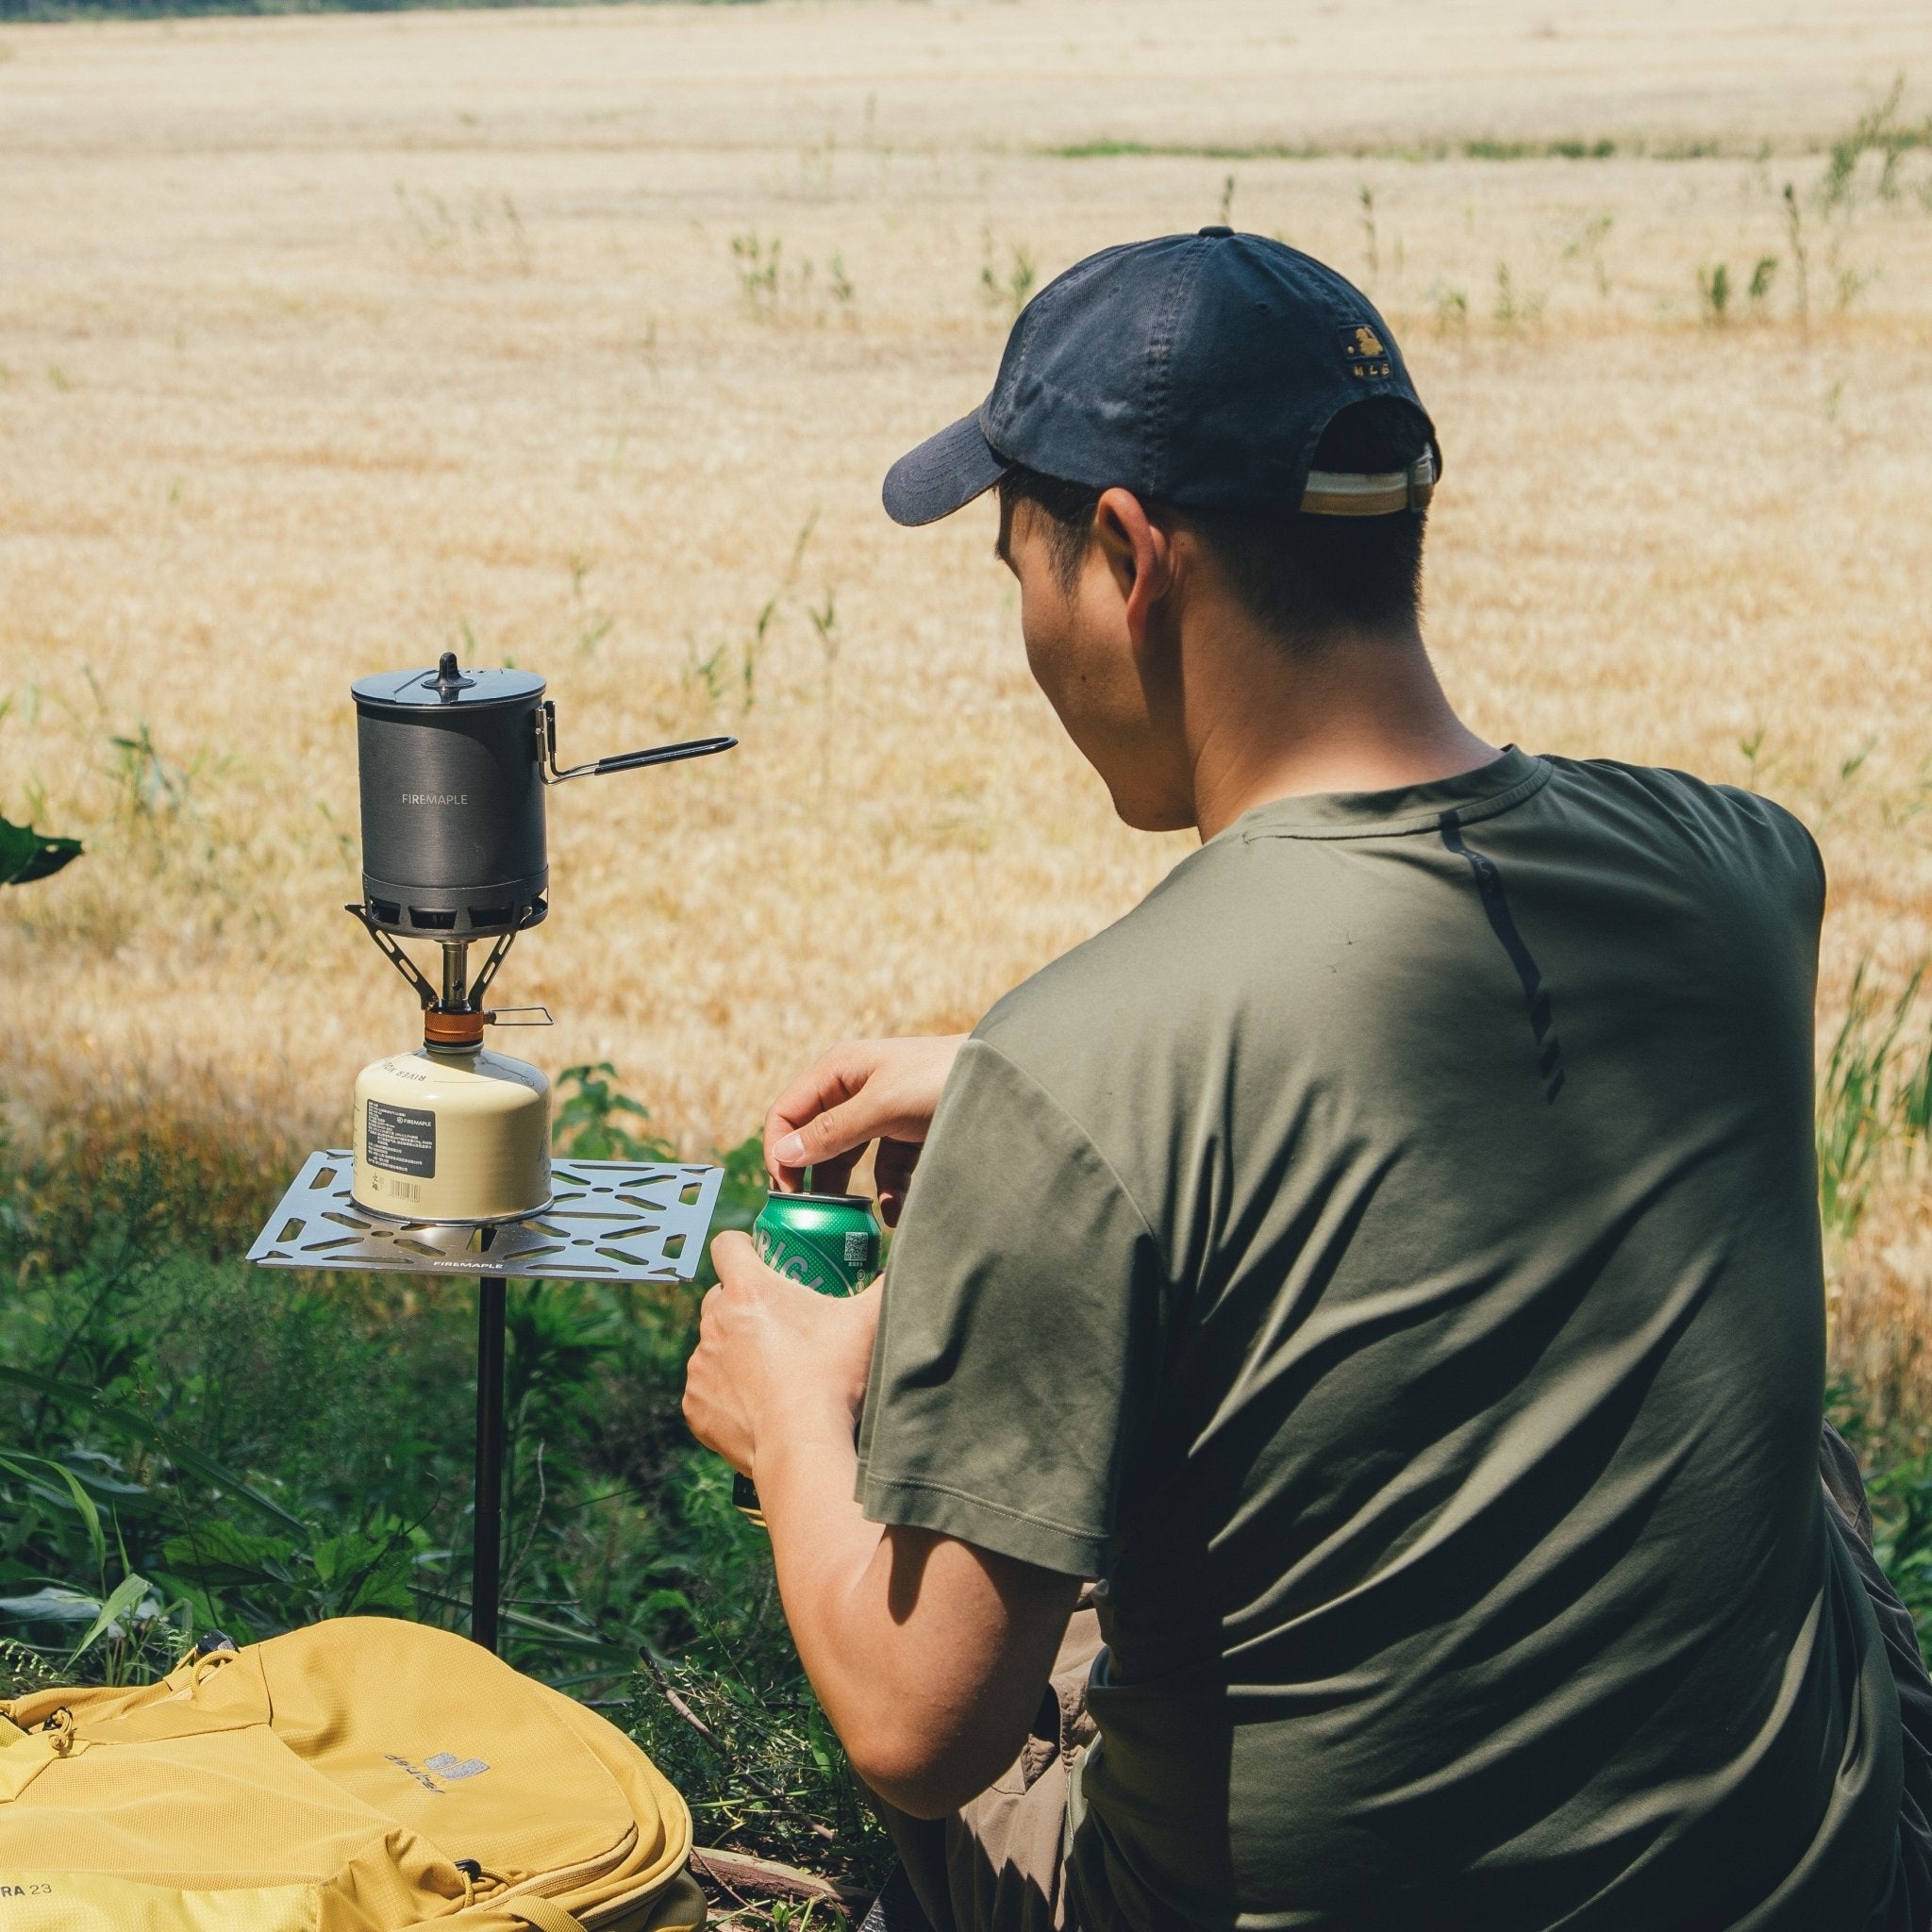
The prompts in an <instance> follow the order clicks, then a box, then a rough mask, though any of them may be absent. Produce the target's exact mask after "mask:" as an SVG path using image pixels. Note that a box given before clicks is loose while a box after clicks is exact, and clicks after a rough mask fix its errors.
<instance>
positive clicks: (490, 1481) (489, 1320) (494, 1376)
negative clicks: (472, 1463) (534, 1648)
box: [470, 1274, 506, 1651]
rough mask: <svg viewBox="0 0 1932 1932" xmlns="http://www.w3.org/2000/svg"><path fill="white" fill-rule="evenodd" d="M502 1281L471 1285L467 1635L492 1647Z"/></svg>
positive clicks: (497, 1566)
mask: <svg viewBox="0 0 1932 1932" xmlns="http://www.w3.org/2000/svg"><path fill="white" fill-rule="evenodd" d="M505 1286H506V1284H505V1282H504V1279H503V1277H502V1276H501V1275H495V1274H486V1275H482V1276H480V1277H479V1278H478V1279H477V1282H476V1496H475V1542H474V1544H473V1549H472V1556H471V1559H470V1635H471V1636H472V1637H473V1638H475V1641H477V1642H478V1643H480V1644H481V1645H482V1646H483V1648H484V1649H485V1650H491V1651H493V1650H495V1649H496V1647H497V1640H496V1612H497V1594H498V1591H499V1588H500V1583H501V1577H500V1574H499V1573H500V1571H501V1567H502V1561H503V1329H504V1322H503V1310H504V1289H505Z"/></svg>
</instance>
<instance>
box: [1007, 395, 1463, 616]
mask: <svg viewBox="0 0 1932 1932" xmlns="http://www.w3.org/2000/svg"><path fill="white" fill-rule="evenodd" d="M1426 446H1427V441H1426V432H1425V430H1424V427H1423V425H1422V422H1421V420H1420V419H1419V418H1418V417H1417V415H1416V412H1415V410H1414V409H1413V408H1410V407H1409V406H1408V405H1407V403H1404V402H1402V401H1400V400H1399V399H1397V398H1395V397H1370V398H1368V399H1365V400H1364V401H1362V402H1359V403H1355V404H1352V405H1351V406H1350V407H1349V408H1345V409H1343V410H1342V411H1341V414H1340V415H1339V416H1337V417H1335V418H1334V420H1333V421H1332V422H1331V423H1330V424H1329V425H1328V426H1327V428H1326V429H1324V431H1323V432H1322V440H1321V441H1320V442H1319V443H1317V444H1316V446H1315V458H1314V463H1313V467H1314V468H1315V469H1318V470H1341V471H1346V472H1353V473H1356V474H1367V475H1375V474H1379V473H1381V472H1385V471H1390V470H1400V469H1404V468H1406V467H1407V465H1408V464H1409V463H1411V462H1413V461H1414V460H1415V459H1416V458H1417V457H1419V456H1421V455H1422V453H1423V451H1424V448H1425V447H1426ZM999 489H1000V499H1001V503H1002V506H1003V508H1005V509H1007V510H1008V511H1009V512H1010V510H1011V509H1012V508H1013V506H1014V505H1015V504H1020V503H1030V504H1031V505H1032V506H1033V507H1034V508H1036V509H1037V510H1039V511H1040V512H1041V516H1042V517H1043V519H1044V520H1045V525H1046V540H1047V546H1048V552H1049V555H1050V556H1051V557H1052V559H1053V564H1054V569H1055V571H1056V573H1057V574H1058V577H1059V579H1060V582H1061V583H1062V584H1063V585H1065V586H1066V587H1067V588H1068V589H1070V590H1071V589H1072V588H1073V585H1074V579H1075V577H1076V576H1077V575H1078V573H1079V567H1080V559H1081V558H1082V557H1083V556H1084V555H1085V554H1086V549H1087V541H1088V539H1089V537H1090V536H1091V533H1092V529H1093V516H1094V512H1095V510H1096V509H1097V508H1099V504H1100V498H1101V491H1098V490H1094V489H1090V488H1089V487H1088V486H1087V485H1085V484H1083V483H1068V482H1064V481H1062V480H1061V479H1060V478H1059V477H1058V476H1046V475H1041V473H1040V472H1039V471H1037V470H1027V469H1024V468H1021V467H1019V466H1017V465H1016V466H1014V467H1012V468H1010V469H1008V471H1007V473H1006V474H1005V475H1003V476H1002V477H1001V478H1000V484H999ZM1174 515H1176V516H1177V517H1178V518H1179V519H1180V520H1181V521H1182V522H1184V523H1185V524H1187V525H1189V527H1190V528H1191V529H1192V530H1193V531H1194V532H1195V533H1196V534H1197V535H1198V536H1199V537H1200V539H1201V541H1203V543H1204V544H1205V545H1206V546H1207V547H1208V549H1209V550H1211V551H1212V552H1213V553H1214V556H1215V558H1216V560H1217V561H1218V562H1219V563H1220V564H1221V566H1222V568H1223V569H1224V570H1225V571H1226V572H1227V575H1228V578H1229V580H1230V582H1231V583H1232V584H1233V586H1234V590H1235V594H1236V595H1237V596H1238V597H1240V599H1241V602H1242V603H1243V604H1244V605H1246V606H1247V608H1248V609H1249V610H1250V611H1251V612H1252V613H1253V614H1254V616H1255V617H1256V619H1257V621H1258V622H1259V623H1261V624H1262V625H1265V626H1266V627H1267V628H1268V629H1269V630H1270V631H1272V632H1274V634H1275V635H1276V636H1278V637H1279V638H1281V639H1282V640H1283V641H1284V642H1287V643H1290V644H1292V645H1295V646H1298V647H1308V648H1312V647H1314V646H1316V645H1319V644H1321V643H1323V642H1324V641H1327V640H1328V639H1330V638H1333V637H1336V636H1338V635H1341V634H1345V633H1349V632H1368V633H1371V634H1374V633H1376V632H1400V631H1407V630H1408V629H1410V628H1412V627H1413V625H1415V622H1416V619H1417V617H1418V615H1419V613H1420V611H1421V609H1422V581H1423V533H1424V523H1425V522H1426V517H1425V515H1424V514H1421V513H1417V512H1413V511H1407V510H1398V511H1395V512H1394V513H1393V514H1391V515H1387V516H1377V517H1331V516H1312V515H1309V514H1308V513H1307V511H1304V510H1302V509H1300V508H1288V507H1286V506H1281V505H1264V506H1259V507H1257V508H1252V509H1249V508H1241V509H1178V510H1175V511H1174Z"/></svg>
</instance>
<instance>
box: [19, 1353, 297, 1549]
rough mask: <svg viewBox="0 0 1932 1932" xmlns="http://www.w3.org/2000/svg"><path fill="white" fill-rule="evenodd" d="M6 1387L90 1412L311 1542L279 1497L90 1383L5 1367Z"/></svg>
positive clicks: (115, 1430) (117, 1431) (105, 1425)
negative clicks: (100, 1395)
mask: <svg viewBox="0 0 1932 1932" xmlns="http://www.w3.org/2000/svg"><path fill="white" fill-rule="evenodd" d="M0 1383H10V1384H11V1385H12V1386H13V1387H14V1388H16V1389H31V1390H32V1391H34V1392H35V1393H36V1394H37V1395H50V1396H52V1397H53V1398H54V1400H55V1401H57V1402H59V1403H62V1404H65V1405H66V1406H68V1407H74V1408H81V1409H85V1410H86V1412H87V1413H88V1414H89V1415H90V1416H92V1418H93V1420H94V1421H95V1422H97V1423H98V1424H100V1425H101V1427H102V1428H104V1429H107V1430H109V1431H110V1432H111V1433H113V1434H115V1435H118V1436H123V1437H125V1438H127V1439H128V1440H129V1441H136V1442H144V1443H146V1444H147V1445H148V1446H149V1447H150V1448H153V1449H158V1450H159V1451H160V1452H161V1454H162V1455H163V1456H165V1457H167V1458H168V1460H169V1461H170V1462H172V1463H173V1464H174V1465H175V1468H176V1469H177V1470H180V1471H182V1472H183V1473H184V1474H189V1475H192V1476H198V1477H199V1478H200V1479H201V1480H202V1481H203V1482H205V1483H207V1484H208V1487H209V1488H210V1489H216V1490H221V1491H224V1492H225V1493H226V1494H228V1495H230V1496H233V1497H234V1498H235V1499H236V1500H237V1501H238V1502H242V1503H246V1504H247V1505H248V1506H249V1507H251V1508H253V1509H256V1510H258V1511H259V1512H260V1513H261V1514H262V1515H264V1516H267V1517H269V1518H270V1519H272V1520H273V1521H274V1522H275V1523H276V1524H280V1525H281V1527H282V1528H283V1529H285V1530H289V1531H291V1532H292V1533H293V1534H294V1535H295V1536H297V1537H299V1538H300V1539H301V1540H302V1541H304V1542H307V1541H308V1524H306V1523H304V1522H303V1521H302V1519H301V1518H300V1517H299V1516H292V1515H291V1514H290V1512H289V1511H288V1510H286V1509H284V1508H283V1507H282V1506H281V1505H280V1504H279V1503H277V1502H276V1501H275V1498H274V1497H273V1496H266V1495H264V1494H263V1493H262V1492H261V1491H259V1490H258V1489H257V1488H255V1486H254V1485H253V1484H252V1483H249V1482H247V1481H246V1480H244V1479H243V1478H242V1476H239V1475H237V1474H235V1472H234V1471H233V1470H231V1469H225V1468H224V1467H223V1466H222V1465H221V1464H220V1463H219V1462H217V1461H216V1460H215V1459H214V1457H212V1456H204V1455H203V1454H202V1453H201V1451H200V1450H199V1449H194V1448H191V1447H190V1446H189V1445H188V1444H187V1443H186V1442H180V1441H175V1438H174V1436H173V1435H171V1434H170V1433H169V1432H168V1431H167V1430H166V1429H164V1428H162V1427H161V1426H160V1424H158V1423H151V1422H149V1421H148V1419H147V1418H146V1417H145V1416H144V1415H140V1414H137V1413H136V1411H135V1410H133V1409H131V1408H122V1407H117V1406H116V1405H115V1404H113V1403H110V1402H102V1401H100V1400H99V1399H98V1397H97V1396H96V1395H95V1393H94V1391H93V1390H92V1389H90V1388H89V1387H88V1386H87V1385H86V1384H85V1383H82V1382H63V1381H61V1380H59V1379H58V1377H57V1376H54V1375H42V1374H35V1373H34V1372H33V1371H32V1370H31V1369H13V1368H8V1367H6V1366H5V1365H0Z"/></svg>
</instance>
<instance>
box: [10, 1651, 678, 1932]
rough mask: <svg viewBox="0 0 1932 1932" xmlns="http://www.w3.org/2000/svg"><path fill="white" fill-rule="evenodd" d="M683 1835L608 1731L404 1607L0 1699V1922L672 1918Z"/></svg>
mask: <svg viewBox="0 0 1932 1932" xmlns="http://www.w3.org/2000/svg"><path fill="white" fill-rule="evenodd" d="M690 1850H691V1813H690V1811H689V1810H688V1809H687V1808H686V1807H685V1803H684V1800H683V1799H682V1798H680V1797H679V1796H678V1794H677V1793H676V1791H675V1790H673V1789H672V1788H671V1786H670V1785H668V1784H667V1783H666V1782H665V1781H664V1779H663V1778H662V1777H661V1776H660V1775H659V1774H658V1771H657V1768H656V1767H655V1766H654V1765H653V1764H652V1763H651V1761H650V1759H649V1758H648V1757H645V1756H644V1754H643V1753H642V1752H641V1751H640V1750H639V1749H638V1748H637V1746H636V1745H635V1744H633V1743H632V1742H631V1741H630V1740H629V1739H628V1738H626V1737H625V1735H624V1734H623V1733H622V1732H621V1731H619V1730H618V1729H616V1728H615V1726H613V1725H611V1724H607V1723H606V1722H605V1721H604V1720H603V1719H602V1718H600V1717H598V1716H597V1715H596V1713H595V1712H594V1711H590V1710H586V1709H585V1708H584V1707H582V1706H581V1705H578V1704H575V1703H573V1702H572V1701H571V1700H570V1699H569V1698H567V1697H564V1696H562V1695H560V1694H559V1693H558V1692H557V1691H552V1690H550V1689H548V1688H547V1687H546V1686H544V1685H542V1684H538V1683H535V1682H533V1681H532V1680H531V1679H529V1678H528V1677H525V1676H521V1675H519V1674H518V1673H516V1672H515V1671H513V1670H511V1669H510V1668H509V1666H508V1664H505V1663H503V1662H500V1661H499V1660H498V1659H497V1658H496V1657H491V1655H490V1654H489V1653H488V1652H487V1651H485V1650H482V1649H480V1648H479V1647H478V1646H477V1645H475V1644H474V1643H471V1642H470V1641H468V1640H467V1639H464V1638H461V1637H455V1636H452V1635H450V1634H449V1632H447V1631H443V1630H433V1629H429V1628H426V1627H425V1626H424V1625H422V1624H406V1623H402V1622H399V1621H396V1620H393V1619H391V1618H386V1617H344V1618H341V1619H339V1620H338V1621H336V1622H334V1623H328V1624H315V1625H314V1626H313V1627H312V1628H309V1629H307V1630H295V1631H291V1633H290V1634H289V1635H288V1636H286V1637H276V1638H273V1639H271V1640H270V1641H268V1642H266V1643H257V1644H251V1645H249V1646H248V1647H247V1648H246V1649H243V1650H239V1651H238V1650H236V1649H235V1648H234V1647H233V1646H232V1645H229V1644H226V1643H225V1640H224V1641H223V1644H222V1646H221V1647H219V1648H216V1649H214V1650H213V1651H212V1652H209V1651H207V1650H206V1649H204V1651H202V1652H199V1653H197V1654H196V1655H194V1656H192V1657H189V1658H188V1659H187V1661H185V1662H184V1663H182V1664H181V1665H180V1666H179V1668H178V1669H176V1670H175V1672H174V1673H173V1674H171V1675H169V1676H168V1677H166V1678H164V1679H163V1680H162V1681H161V1682H160V1683H158V1684H148V1685H144V1686H142V1688H140V1689H139V1690H132V1691H111V1690H73V1691H64V1690H62V1691H35V1692H34V1693H33V1694H32V1695H30V1696H26V1697H21V1698H17V1699H15V1700H14V1702H12V1703H11V1704H0V1927H4V1928H5V1932H403V1928H405V1927H408V1926H419V1925H431V1924H433V1925H436V1926H438V1927H439V1928H441V1927H445V1926H446V1927H448V1928H450V1932H525V1928H526V1927H529V1926H535V1927H537V1928H538V1932H693V1928H695V1927H697V1926H700V1925H702V1924H704V1920H705V1903H704V1897H703V1894H702V1893H701V1892H700V1891H699V1890H698V1888H697V1886H696V1884H695V1883H694V1882H693V1880H692V1879H691V1875H690V1874H689V1873H688V1872H687V1871H686V1869H685V1860H686V1857H687V1855H688V1854H689V1852H690Z"/></svg>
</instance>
